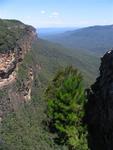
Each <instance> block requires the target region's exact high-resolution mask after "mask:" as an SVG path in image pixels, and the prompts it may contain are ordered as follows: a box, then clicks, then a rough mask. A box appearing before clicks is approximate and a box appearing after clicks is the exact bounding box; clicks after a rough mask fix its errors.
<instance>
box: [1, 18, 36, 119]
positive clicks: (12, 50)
mask: <svg viewBox="0 0 113 150" xmlns="http://www.w3.org/2000/svg"><path fill="white" fill-rule="evenodd" d="M9 22H10V23H9ZM12 22H13V21H9V20H8V24H7V21H6V20H5V22H4V21H3V23H4V24H5V25H6V26H5V27H3V29H4V32H5V31H7V30H9V32H8V33H9V35H10V36H11V35H12V36H15V34H16V36H15V38H16V41H15V40H11V42H10V44H9V45H8V46H7V47H5V48H6V49H3V50H1V47H4V46H3V45H4V44H5V43H6V42H4V43H3V44H2V46H1V44H0V46H1V47H0V50H1V51H0V118H2V117H3V116H4V115H5V114H7V113H8V112H11V111H15V110H17V109H18V108H19V106H20V105H21V104H22V103H24V102H26V101H28V100H30V98H31V88H32V84H33V79H34V73H33V67H34V66H33V64H28V63H27V64H25V65H26V68H25V71H26V74H25V78H24V79H23V78H20V75H19V72H21V71H19V69H20V68H21V66H22V65H23V62H24V59H25V58H26V55H28V54H29V53H30V50H31V49H32V43H33V41H34V40H35V39H37V34H36V30H35V28H33V27H32V26H28V25H25V24H23V23H21V22H19V23H18V22H17V21H16V23H15V21H14V23H12ZM0 23H1V22H0ZM4 24H3V25H4ZM1 27H2V25H1V24H0V28H1ZM5 29H6V30H5ZM13 30H14V31H13ZM12 32H13V33H12ZM11 33H12V34H11ZM12 36H11V38H12ZM8 37H9V36H8ZM1 39H2V34H0V42H1ZM8 48H9V49H8ZM21 75H23V72H21ZM18 82H19V86H18V85H17V84H18Z"/></svg>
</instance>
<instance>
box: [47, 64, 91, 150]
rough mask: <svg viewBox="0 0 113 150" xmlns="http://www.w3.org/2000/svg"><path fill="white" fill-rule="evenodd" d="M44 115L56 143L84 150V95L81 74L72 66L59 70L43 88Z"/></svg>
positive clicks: (85, 147) (85, 144) (86, 147)
mask: <svg viewBox="0 0 113 150" xmlns="http://www.w3.org/2000/svg"><path fill="white" fill-rule="evenodd" d="M46 99H47V100H48V107H47V114H48V118H49V119H48V122H49V127H50V130H51V131H54V132H55V133H56V134H57V135H58V138H57V142H58V143H60V144H66V145H68V146H69V147H71V149H75V150H76V149H77V150H87V149H88V145H87V140H86V136H87V134H86V128H85V127H84V126H83V123H82V119H83V116H84V103H85V95H84V89H83V83H82V76H81V74H80V73H79V72H78V71H77V70H76V69H73V68H72V67H67V68H66V69H65V70H63V71H60V72H58V74H57V75H56V76H55V78H54V79H53V81H52V83H51V85H50V86H49V87H48V88H47V90H46Z"/></svg>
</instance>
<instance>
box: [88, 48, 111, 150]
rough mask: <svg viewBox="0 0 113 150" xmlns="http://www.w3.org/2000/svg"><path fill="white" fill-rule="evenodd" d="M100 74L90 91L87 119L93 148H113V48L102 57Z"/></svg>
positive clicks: (100, 149) (90, 142)
mask: <svg viewBox="0 0 113 150" xmlns="http://www.w3.org/2000/svg"><path fill="white" fill-rule="evenodd" d="M99 70H100V75H99V77H98V78H97V80H96V82H95V83H94V84H93V85H92V86H91V89H90V90H87V93H88V103H87V105H86V116H85V121H86V124H87V125H88V132H89V137H88V138H89V147H90V148H91V150H113V50H111V51H108V52H107V53H106V54H105V55H104V56H103V57H102V58H101V66H100V69H99Z"/></svg>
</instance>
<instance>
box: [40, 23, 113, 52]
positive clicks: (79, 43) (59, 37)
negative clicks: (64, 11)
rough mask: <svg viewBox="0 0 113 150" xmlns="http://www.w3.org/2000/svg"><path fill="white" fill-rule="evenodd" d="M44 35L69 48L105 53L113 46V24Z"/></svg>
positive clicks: (45, 37)
mask: <svg viewBox="0 0 113 150" xmlns="http://www.w3.org/2000/svg"><path fill="white" fill-rule="evenodd" d="M42 37H43V38H44V39H47V40H49V41H52V42H55V43H60V44H62V45H63V46H65V47H68V48H74V49H75V48H76V49H80V50H84V51H85V50H87V51H90V52H94V53H98V54H103V53H104V52H105V51H106V50H109V49H111V48H112V47H113V25H105V26H91V27H86V28H81V29H76V30H73V31H67V32H64V33H61V34H53V35H45V36H44V35H43V36H42Z"/></svg>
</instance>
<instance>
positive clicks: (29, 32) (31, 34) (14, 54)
mask: <svg viewBox="0 0 113 150" xmlns="http://www.w3.org/2000/svg"><path fill="white" fill-rule="evenodd" d="M35 38H37V36H36V30H35V29H34V28H33V27H31V26H25V27H24V33H23V36H22V37H21V38H20V39H18V40H17V43H16V46H15V47H14V48H10V50H9V51H8V52H6V53H1V54H0V88H2V87H4V86H6V85H8V84H10V83H11V81H12V78H11V75H13V79H14V80H15V78H16V76H15V70H16V68H17V66H18V64H19V63H20V62H21V61H22V60H23V59H24V56H25V54H26V53H27V52H29V51H30V49H31V45H32V42H33V40H35ZM6 80H7V82H6Z"/></svg>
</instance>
